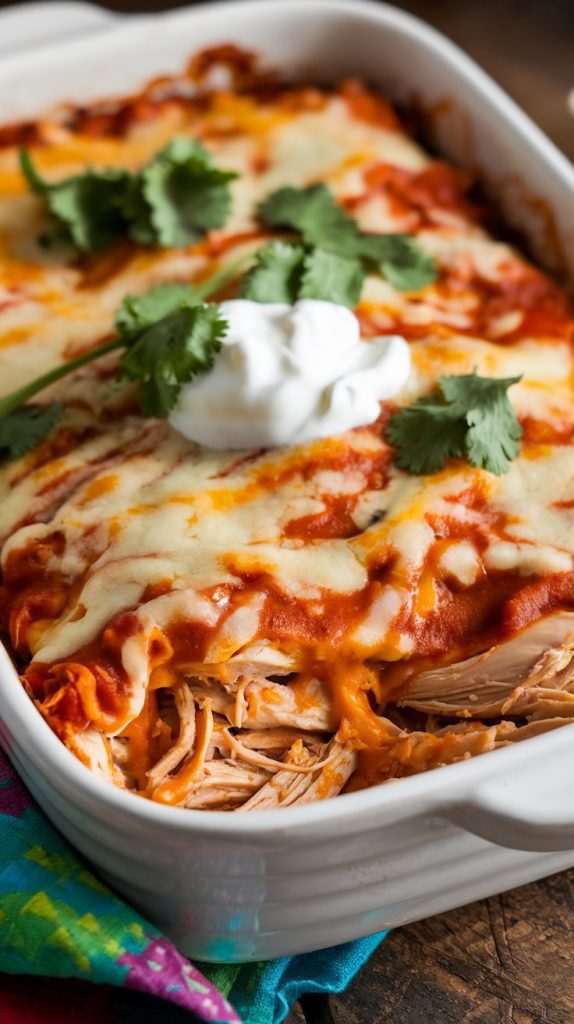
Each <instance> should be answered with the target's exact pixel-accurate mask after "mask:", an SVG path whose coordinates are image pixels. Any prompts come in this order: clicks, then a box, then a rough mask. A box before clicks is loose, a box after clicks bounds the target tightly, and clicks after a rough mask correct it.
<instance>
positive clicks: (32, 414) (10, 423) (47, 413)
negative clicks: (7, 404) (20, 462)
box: [0, 402, 64, 461]
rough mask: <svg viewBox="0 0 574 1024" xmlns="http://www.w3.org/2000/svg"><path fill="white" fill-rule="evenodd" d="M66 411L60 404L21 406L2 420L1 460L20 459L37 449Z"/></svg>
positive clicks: (0, 422) (0, 423)
mask: <svg viewBox="0 0 574 1024" xmlns="http://www.w3.org/2000/svg"><path fill="white" fill-rule="evenodd" d="M63 411H64V406H63V405H61V404H60V402H53V403H52V404H51V405H47V406H40V405H21V406H20V408H18V409H14V410H13V411H12V412H11V413H9V415H8V416H5V417H4V419H2V420H0V460H2V461H3V460H4V459H19V458H21V456H22V455H26V453H27V452H29V451H30V450H31V449H32V448H35V447H36V445H37V444H39V443H40V441H43V440H44V438H45V437H47V436H48V434H49V433H50V432H51V430H52V429H53V428H54V427H55V425H56V423H57V422H58V420H59V419H60V417H61V415H62V413H63Z"/></svg>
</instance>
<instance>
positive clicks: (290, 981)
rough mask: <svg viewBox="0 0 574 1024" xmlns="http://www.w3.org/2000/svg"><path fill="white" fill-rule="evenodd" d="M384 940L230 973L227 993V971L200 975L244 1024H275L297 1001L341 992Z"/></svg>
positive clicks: (361, 941)
mask: <svg viewBox="0 0 574 1024" xmlns="http://www.w3.org/2000/svg"><path fill="white" fill-rule="evenodd" d="M386 934H387V933H386V932H379V933H377V934H376V935H369V936H368V937H367V938H365V939H357V940H356V942H346V943H344V944H343V945H341V946H333V947H331V948H330V949H322V950H319V952H317V953H305V954H303V955H302V956H287V957H281V958H280V959H278V960H270V961H269V962H267V963H260V964H254V965H249V966H243V967H238V968H234V970H236V972H237V975H236V977H235V979H234V981H233V983H232V985H231V987H230V988H228V986H227V984H226V982H227V979H228V977H229V971H230V970H232V969H233V968H229V967H223V968H213V967H210V968H208V969H206V973H208V976H209V978H210V979H211V981H213V983H214V984H215V985H219V986H220V987H222V988H223V990H224V991H225V992H226V994H227V997H228V999H229V1000H230V1002H231V1003H233V1005H234V1007H235V1009H236V1010H237V1011H238V1013H239V1014H240V1016H241V1019H242V1020H243V1022H244V1024H281V1021H283V1020H285V1017H286V1016H287V1014H288V1012H289V1010H290V1008H291V1006H292V1005H293V1003H294V1002H295V1001H296V1000H297V999H298V998H299V997H300V996H302V995H305V994H307V993H311V992H317V993H319V992H321V993H327V992H329V993H335V992H342V991H344V989H345V988H346V987H347V985H348V984H349V982H350V981H351V980H352V979H353V978H354V976H355V974H356V973H357V971H358V970H360V968H361V967H362V966H363V964H364V963H365V962H366V961H367V960H368V959H369V957H370V956H371V953H373V952H374V951H375V949H376V948H377V946H378V945H379V944H380V943H381V941H382V940H383V939H384V937H385V935H386Z"/></svg>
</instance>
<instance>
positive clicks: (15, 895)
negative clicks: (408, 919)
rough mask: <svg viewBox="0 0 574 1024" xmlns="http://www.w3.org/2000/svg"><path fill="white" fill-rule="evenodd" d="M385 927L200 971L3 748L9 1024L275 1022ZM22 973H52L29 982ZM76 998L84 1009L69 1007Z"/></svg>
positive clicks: (2, 997)
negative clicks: (83, 851)
mask: <svg viewBox="0 0 574 1024" xmlns="http://www.w3.org/2000/svg"><path fill="white" fill-rule="evenodd" d="M382 938H383V934H379V935H374V936H370V937H369V938H367V939H361V940H359V941H357V942H354V943H347V944H346V945H342V946H337V947H336V948H334V949H330V950H322V951H321V952H319V953H312V954H307V955H305V956H297V957H284V958H281V959H279V960H273V961H270V962H268V963H260V964H250V965H242V966H218V967H213V966H208V965H205V966H203V967H202V970H203V974H202V973H200V971H198V970H197V968H196V967H194V965H193V964H191V963H190V962H189V960H187V959H186V958H185V957H184V956H182V954H181V953H179V952H178V951H177V949H176V948H175V947H174V946H173V945H172V944H171V943H170V942H169V941H168V940H167V939H166V938H165V937H164V936H162V935H161V933H160V932H158V931H157V929H156V928H154V927H153V925H151V924H150V923H149V922H148V921H146V920H145V918H143V917H140V915H139V914H138V913H137V912H136V911H135V910H132V908H131V907H130V906H128V905H127V904H126V903H124V902H123V901H122V900H121V899H119V898H118V897H117V896H115V895H114V894H113V893H112V892H111V891H110V890H109V889H108V888H107V887H106V886H105V885H104V884H103V883H101V882H100V881H98V879H97V878H96V877H95V876H94V875H93V874H92V873H91V872H90V871H89V869H88V868H87V867H86V866H85V864H84V863H83V862H82V861H81V860H80V859H79V858H78V857H77V856H76V854H75V853H74V852H73V851H72V850H71V848H70V847H69V846H68V845H67V843H66V842H65V840H64V839H63V838H62V837H61V836H60V835H59V833H58V832H56V830H55V829H54V828H53V827H52V826H51V825H50V823H49V822H48V821H47V819H46V818H45V817H44V815H43V814H42V813H41V811H40V810H39V809H38V808H37V806H36V805H35V804H34V802H33V801H32V799H31V797H30V796H29V794H28V793H27V791H26V790H25V788H24V786H23V785H22V783H21V782H20V780H19V779H18V778H17V776H16V774H15V773H14V771H13V769H12V768H11V767H10V765H9V763H8V761H7V760H6V759H5V757H4V755H3V754H2V752H1V751H0V972H3V975H4V977H3V978H2V976H1V975H0V1008H1V1021H2V1024H40V1022H42V1024H66V1021H67V1020H68V1019H69V1020H70V1022H71V1021H72V1020H73V1021H77V1020H80V1019H81V1020H82V1024H135V1022H136V1021H137V1024H152V1022H153V1024H184V1022H186V1021H187V1022H189V1021H193V1020H199V1021H216V1022H219V1024H237V1022H239V1021H240V1020H243V1024H280V1022H281V1021H282V1020H283V1019H284V1018H285V1016H286V1014H287V1012H288V1010H289V1007H290V1005H291V1004H292V1003H293V1002H294V1001H295V1000H296V999H297V998H298V997H299V996H300V995H301V994H302V993H304V992H340V991H341V990H342V989H343V988H345V986H346V985H347V984H348V983H349V981H350V980H351V978H352V977H353V976H354V974H355V973H356V971H357V970H358V969H359V967H361V965H362V964H363V963H364V962H365V960H367V958H368V957H369V956H370V954H371V953H372V952H373V950H374V949H375V948H376V946H377V945H378V944H379V942H380V941H381V939H382ZM15 975H36V976H43V978H44V979H46V980H43V981H38V982H35V983H34V985H33V986H30V984H29V982H28V983H27V982H26V981H25V979H20V982H18V981H17V979H16V978H15V977H13V976H15ZM64 978H65V979H79V980H81V981H82V982H83V983H84V984H79V982H78V981H77V980H76V981H75V982H72V981H69V980H68V981H66V983H65V990H64V987H63V985H62V984H61V985H58V984H57V983H56V982H54V981H48V980H47V979H64ZM86 982H98V983H99V984H98V986H95V985H87V984H85V983H86ZM106 986H118V987H119V990H118V989H115V990H113V989H110V988H109V987H106ZM128 990H130V991H128ZM64 991H65V995H64ZM158 997H159V998H158ZM159 999H161V1000H163V1002H161V1003H160V1002H159ZM228 999H229V1000H230V1002H228ZM76 1001H77V1006H81V1007H82V1009H81V1015H80V1012H79V1011H78V1012H75V1013H74V1015H73V1016H70V1017H69V1018H68V1012H69V1011H70V1008H72V1012H74V1011H73V1006H74V1005H76ZM230 1003H233V1005H234V1006H235V1007H236V1010H234V1009H233V1008H232V1006H231V1005H230ZM64 1007H65V1009H64ZM92 1011H94V1013H95V1015H94V1016H93V1017H92Z"/></svg>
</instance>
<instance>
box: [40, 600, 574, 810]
mask: <svg viewBox="0 0 574 1024" xmlns="http://www.w3.org/2000/svg"><path fill="white" fill-rule="evenodd" d="M269 668H270V666H267V669H268V670H269ZM186 671H189V670H186ZM372 677H373V679H374V680H376V679H377V676H376V673H373V676H372ZM293 680H295V682H297V681H298V677H297V676H294V675H285V677H284V680H283V681H281V676H279V677H278V676H277V675H273V678H262V677H261V675H260V673H259V671H256V673H255V678H250V676H249V674H248V673H247V670H246V667H245V665H243V666H242V669H241V672H229V673H225V672H221V673H219V675H218V674H216V673H215V672H212V673H210V676H209V678H206V677H203V678H202V679H199V678H197V677H196V676H190V675H187V674H185V675H184V674H182V675H181V676H179V678H178V679H177V682H175V684H173V685H172V686H171V687H169V686H168V687H166V688H164V689H160V690H159V692H158V696H157V705H154V706H156V707H157V709H158V714H159V718H158V722H157V723H156V726H155V728H154V729H153V731H152V736H154V737H155V738H156V743H159V741H160V740H161V743H162V744H163V746H161V744H160V747H159V752H160V755H161V756H159V757H157V759H156V761H155V763H154V764H152V766H151V767H149V768H148V769H147V771H146V772H145V780H147V781H146V785H145V788H144V789H143V790H142V789H141V787H140V786H138V783H137V781H136V779H135V778H134V775H133V773H131V772H130V745H131V744H132V743H133V742H134V740H133V738H132V734H131V733H129V732H128V733H126V734H125V735H121V736H113V737H106V736H104V735H102V734H101V733H99V732H97V731H96V730H93V729H92V730H87V731H86V732H84V733H76V734H74V736H73V737H72V738H71V739H70V738H69V737H68V738H67V742H68V743H69V745H70V744H72V748H73V750H74V752H75V753H76V755H77V756H78V757H79V758H81V760H83V761H84V762H85V763H88V764H89V765H90V767H92V769H93V770H95V771H96V772H97V773H98V774H99V775H101V776H103V777H105V778H107V779H108V780H109V781H112V782H114V783H116V784H119V785H123V786H127V787H129V788H132V789H133V788H136V789H137V790H139V791H141V792H145V795H146V796H148V797H151V799H153V800H156V801H158V802H163V803H168V804H175V805H178V806H183V807H188V808H195V809H203V810H225V811H237V812H241V813H243V812H247V811H254V810H264V809H268V808H273V807H288V806H291V805H292V804H303V803H308V802H311V801H313V800H321V799H326V798H328V797H330V796H335V795H336V794H338V793H340V792H341V791H342V790H344V789H345V787H347V786H348V787H349V788H351V789H356V788H360V787H362V786H364V785H372V784H374V783H379V782H387V781H391V780H393V779H397V778H401V777H403V776H405V775H412V774H415V773H417V772H422V771H426V770H428V769H429V768H436V767H439V766H441V765H446V764H452V763H454V762H456V761H461V760H465V759H467V758H469V757H474V756H476V755H478V754H483V753H486V752H488V751H491V750H496V749H497V748H499V747H503V746H507V745H508V744H510V743H518V742H521V741H522V740H525V739H529V738H530V737H532V736H536V735H540V734H541V733H544V732H548V731H550V730H552V729H556V728H558V727H559V726H562V725H564V724H565V723H568V722H572V723H574V614H573V613H569V612H559V613H556V614H554V615H550V616H547V617H546V618H545V619H541V620H540V621H539V622H537V623H534V624H533V625H531V626H529V627H528V628H527V629H524V630H523V631H522V632H521V633H518V634H516V635H515V636H513V637H512V638H511V639H510V640H508V641H507V642H506V643H503V644H499V645H498V646H496V647H493V648H491V649H490V650H488V651H486V652H484V653H483V654H480V655H478V656H476V657H473V658H469V659H467V660H466V661H463V662H461V663H458V664H450V665H446V666H441V667H438V668H436V669H433V670H430V671H425V672H421V673H420V674H419V675H418V677H415V678H414V680H411V681H410V682H409V684H408V686H407V687H406V688H405V690H404V692H403V693H402V694H400V695H399V696H398V698H397V696H396V695H395V700H394V702H392V703H388V704H385V703H384V701H382V702H381V701H380V700H379V707H378V711H376V710H374V709H373V711H372V714H373V717H374V718H375V721H376V722H377V725H378V736H379V742H378V746H376V747H375V748H373V747H372V746H369V749H368V750H367V751H365V750H364V749H363V748H364V746H365V744H364V743H362V742H356V736H355V735H354V732H353V729H352V727H351V726H350V725H349V723H345V721H344V720H343V721H342V722H340V723H339V722H337V721H336V716H335V713H334V708H333V702H332V699H331V696H330V691H329V687H328V686H327V684H326V683H323V682H321V681H320V680H319V679H311V680H310V682H309V681H307V682H306V683H305V684H304V685H305V689H304V691H301V689H300V688H299V689H297V686H294V685H293ZM302 693H303V696H302ZM374 694H375V691H373V696H374ZM379 698H380V691H378V699H379ZM54 699H55V698H54ZM339 725H340V726H341V727H340V728H339V729H338V731H336V730H337V727H338V726H339ZM134 735H135V734H134Z"/></svg>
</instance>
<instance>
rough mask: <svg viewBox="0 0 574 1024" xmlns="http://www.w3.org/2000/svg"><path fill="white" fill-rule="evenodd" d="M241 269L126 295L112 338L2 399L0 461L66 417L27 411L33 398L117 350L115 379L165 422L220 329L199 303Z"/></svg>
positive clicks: (46, 408) (57, 410) (212, 351)
mask: <svg viewBox="0 0 574 1024" xmlns="http://www.w3.org/2000/svg"><path fill="white" fill-rule="evenodd" d="M242 263H243V261H241V264H240V261H236V262H235V263H233V264H230V265H228V266H227V267H225V268H224V269H223V270H221V271H219V272H218V273H217V274H214V275H213V276H212V277H210V278H209V279H207V280H206V281H204V282H202V283H201V284H200V285H187V284H178V283H169V282H167V283H164V284H159V285H157V286H156V287H155V288H152V289H151V290H150V291H148V292H146V293H145V294H144V295H138V296H134V295H128V296H127V297H126V298H125V299H124V301H123V302H122V305H121V306H120V308H119V310H118V312H117V314H116V322H115V326H116V334H115V336H114V337H113V338H111V339H110V340H109V341H106V342H104V343H103V344H101V345H97V346H96V347H95V348H93V349H90V350H89V351H88V352H84V353H83V354H82V355H80V356H77V357H76V358H75V359H70V360H69V361H68V362H66V363H63V364H62V365H61V366H56V367H55V368H54V369H53V370H50V371H49V372H48V373H44V374H42V376H41V377H37V378H36V379H35V380H33V381H31V382H30V383H29V384H25V385H24V387H21V388H18V390H17V391H13V392H12V393H11V394H9V395H6V396H5V397H4V398H0V461H3V460H5V459H9V458H19V457H20V456H22V455H25V454H26V452H28V451H30V450H31V449H32V448H34V447H35V446H36V445H37V444H38V443H39V442H40V441H42V440H43V439H44V438H45V437H47V436H48V434H49V433H50V432H51V430H52V429H53V427H54V426H55V424H56V423H57V422H58V420H59V419H60V417H61V415H62V413H63V411H64V410H63V406H62V405H61V404H60V403H59V402H53V403H51V404H48V405H36V404H27V403H29V401H30V399H31V398H34V396H35V395H38V394H39V393H40V392H42V391H44V390H45V389H46V388H47V387H49V386H50V385H51V384H54V383H55V382H56V381H58V380H61V379H62V378H63V377H66V376H68V375H69V374H71V373H74V372H75V371H76V370H78V369H80V368H81V367H82V366H85V365H86V364H87V363H91V362H94V361H95V360H97V359H101V358H102V357H103V356H106V355H109V353H110V352H115V351H117V350H120V349H123V350H124V352H123V354H122V356H121V358H120V364H119V367H120V372H119V377H120V379H122V380H131V381H137V382H138V388H137V392H136V395H137V399H138V401H139V404H140V407H141V409H142V412H143V413H144V414H145V415H146V416H155V417H157V418H158V419H164V418H165V417H166V416H168V415H169V413H170V411H171V409H172V408H173V406H174V405H175V403H176V402H177V398H178V395H179V391H180V389H181V387H182V386H183V384H185V383H187V382H188V381H190V380H192V379H193V377H195V376H196V375H197V374H199V373H205V372H206V371H207V370H209V369H210V368H211V366H212V364H213V360H214V358H215V356H216V354H217V352H218V351H219V348H220V347H221V338H222V336H223V334H224V333H225V326H226V325H225V321H224V320H222V318H221V317H220V315H219V310H218V307H217V306H215V305H205V304H204V303H205V300H206V299H207V298H209V296H210V295H213V294H215V293H216V292H217V291H219V290H220V289H221V288H223V287H224V286H225V285H226V284H227V283H228V282H229V281H230V280H232V279H233V278H234V277H236V276H237V273H238V270H239V269H240V265H242Z"/></svg>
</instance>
